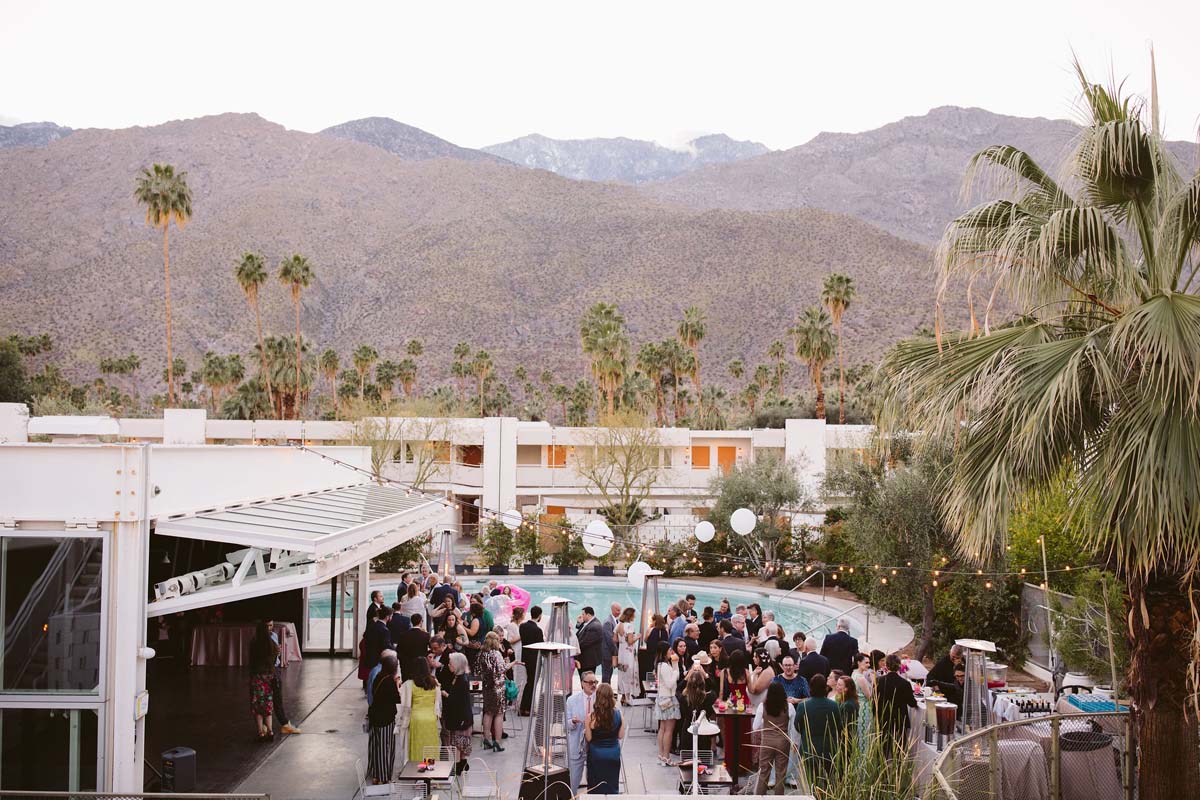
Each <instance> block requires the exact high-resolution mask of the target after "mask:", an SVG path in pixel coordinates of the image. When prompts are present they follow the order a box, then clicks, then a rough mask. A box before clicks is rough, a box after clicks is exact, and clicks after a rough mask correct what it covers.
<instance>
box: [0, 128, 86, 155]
mask: <svg viewBox="0 0 1200 800" xmlns="http://www.w3.org/2000/svg"><path fill="white" fill-rule="evenodd" d="M70 133H71V129H70V128H64V127H63V126H61V125H55V124H54V123H53V122H22V123H20V124H19V125H0V150H3V149H4V148H7V147H41V146H43V145H47V144H50V143H51V142H53V141H54V140H56V139H61V138H62V137H64V136H66V135H68V134H70Z"/></svg>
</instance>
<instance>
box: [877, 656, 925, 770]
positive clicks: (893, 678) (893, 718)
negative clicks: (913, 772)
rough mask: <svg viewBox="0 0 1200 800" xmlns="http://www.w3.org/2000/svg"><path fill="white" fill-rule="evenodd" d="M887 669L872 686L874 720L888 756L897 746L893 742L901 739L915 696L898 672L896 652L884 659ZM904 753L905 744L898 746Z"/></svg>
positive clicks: (914, 703)
mask: <svg viewBox="0 0 1200 800" xmlns="http://www.w3.org/2000/svg"><path fill="white" fill-rule="evenodd" d="M883 664H884V668H885V669H886V670H887V672H886V673H885V674H884V676H883V677H882V678H880V679H879V683H878V687H877V688H876V689H875V707H876V710H875V714H876V717H875V719H876V720H877V722H878V724H879V730H880V732H881V733H882V734H883V735H884V736H883V752H884V753H885V754H886V755H888V756H890V755H891V753H892V752H894V749H895V748H896V742H897V741H902V737H903V736H904V735H905V732H906V731H908V727H909V719H908V710H909V709H910V708H916V707H917V698H916V697H914V696H913V689H912V684H911V683H909V682H908V681H907V680H906V679H905V678H904V677H903V676H902V675H901V674H900V657H899V656H898V655H896V654H895V653H892V654H891V655H889V656H888V657H887V658H886V659H884V662H883ZM899 750H900V752H904V745H903V744H901V745H900V746H899Z"/></svg>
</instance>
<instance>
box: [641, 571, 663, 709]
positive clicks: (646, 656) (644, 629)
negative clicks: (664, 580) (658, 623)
mask: <svg viewBox="0 0 1200 800" xmlns="http://www.w3.org/2000/svg"><path fill="white" fill-rule="evenodd" d="M664 574H665V573H663V572H662V571H661V570H657V569H644V570H642V571H641V576H642V605H641V611H640V612H639V613H640V614H641V616H640V617H639V619H641V624H640V625H639V626H638V628H639V630H640V631H641V638H640V639H638V650H637V662H638V682H637V685H638V689H639V690H641V691H640V692H639V696H640V695H641V694H644V693H645V691H646V689H645V687H644V680H645V678H646V673H647V672H650V670H652V669H653V668H654V653H651V652H650V650H649V649H648V648H647V647H646V637H647V636H649V635H650V629H651V628H652V627H653V624H654V615H655V614H657V613H659V612H658V608H659V606H658V579H659V578H660V577H662V576H663V575H664Z"/></svg>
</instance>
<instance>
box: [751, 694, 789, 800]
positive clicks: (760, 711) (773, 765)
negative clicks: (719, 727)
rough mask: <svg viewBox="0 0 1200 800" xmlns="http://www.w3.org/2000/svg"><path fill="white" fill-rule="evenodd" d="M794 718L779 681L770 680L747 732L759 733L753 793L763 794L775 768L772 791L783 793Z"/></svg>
mask: <svg viewBox="0 0 1200 800" xmlns="http://www.w3.org/2000/svg"><path fill="white" fill-rule="evenodd" d="M795 717H796V709H795V707H794V706H793V705H792V704H791V703H789V702H788V697H787V692H786V691H785V690H784V688H783V684H781V683H772V684H771V685H770V686H768V687H767V691H766V694H765V696H764V699H763V702H762V705H760V706H759V707H758V708H756V709H755V710H754V722H752V723H751V725H750V730H751V731H757V732H758V734H759V744H758V747H759V749H758V781H757V783H756V784H755V794H766V793H767V787H768V786H770V785H771V770H774V771H775V786H774V792H775V794H783V789H784V786H786V785H787V782H786V781H785V780H784V776H785V775H786V774H787V766H788V757H789V756H790V755H791V752H792V740H791V734H790V733H789V731H791V729H792V721H793V720H794V719H795Z"/></svg>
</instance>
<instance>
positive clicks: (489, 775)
mask: <svg viewBox="0 0 1200 800" xmlns="http://www.w3.org/2000/svg"><path fill="white" fill-rule="evenodd" d="M467 764H468V765H470V767H471V768H470V769H469V770H467V771H466V772H464V773H462V774H461V775H459V776H458V796H459V797H460V798H461V799H462V800H500V784H499V783H498V782H497V781H496V773H495V771H494V770H493V769H492V768H491V767H489V766H488V765H487V762H485V761H484V760H483V759H482V758H478V757H477V758H468V759H467Z"/></svg>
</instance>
